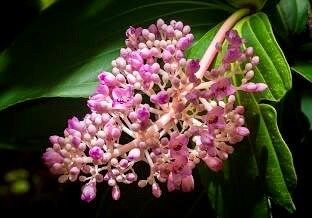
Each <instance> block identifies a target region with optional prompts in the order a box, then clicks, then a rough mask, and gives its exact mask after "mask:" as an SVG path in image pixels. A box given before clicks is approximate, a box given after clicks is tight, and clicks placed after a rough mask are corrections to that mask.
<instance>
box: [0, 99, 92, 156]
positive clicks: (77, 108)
mask: <svg viewBox="0 0 312 218" xmlns="http://www.w3.org/2000/svg"><path fill="white" fill-rule="evenodd" d="M86 112H87V106H86V103H85V99H71V98H49V99H41V100H40V101H39V100H34V101H29V102H25V103H23V104H19V105H17V106H16V107H13V108H11V109H6V110H3V111H0V119H1V125H2V127H4V128H1V132H0V148H4V149H21V150H23V149H34V150H36V149H41V148H43V147H46V145H48V143H49V142H48V139H49V136H50V135H55V134H58V135H61V134H62V131H63V129H64V128H65V127H66V121H67V119H69V118H71V117H73V116H74V115H76V116H77V117H78V118H82V117H83V116H84V114H85V113H86Z"/></svg>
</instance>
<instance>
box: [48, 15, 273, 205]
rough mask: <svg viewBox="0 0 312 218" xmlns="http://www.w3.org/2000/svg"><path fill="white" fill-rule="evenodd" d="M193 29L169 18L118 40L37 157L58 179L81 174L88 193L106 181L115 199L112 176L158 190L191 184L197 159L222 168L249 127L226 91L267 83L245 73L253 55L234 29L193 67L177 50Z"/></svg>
mask: <svg viewBox="0 0 312 218" xmlns="http://www.w3.org/2000/svg"><path fill="white" fill-rule="evenodd" d="M193 38H194V37H193V35H192V33H191V28H190V27H189V26H188V25H184V24H183V23H182V22H180V21H179V22H176V21H174V20H172V21H171V22H170V23H169V24H166V23H165V22H164V21H163V20H162V19H159V20H157V22H156V24H152V25H150V26H149V27H148V28H146V29H143V28H141V27H138V28H135V27H130V28H129V29H128V30H127V31H126V41H125V45H126V47H125V48H121V49H120V56H119V57H118V58H117V59H115V60H113V61H112V67H113V68H112V73H110V72H106V71H103V72H101V73H100V74H99V75H98V79H99V85H98V87H97V89H96V91H95V92H94V93H93V94H92V96H90V97H89V100H88V106H89V108H90V110H91V112H90V114H87V115H86V116H85V117H84V119H83V120H81V121H80V120H78V119H77V118H76V117H73V118H71V119H70V120H68V127H67V128H66V129H65V131H64V137H60V136H51V137H50V142H51V144H52V147H50V148H47V150H46V152H45V153H44V154H43V160H44V162H45V164H46V165H47V166H48V167H49V168H50V171H51V172H52V173H53V174H56V175H59V182H66V181H71V182H73V181H76V180H79V181H80V182H83V183H84V185H83V187H82V193H81V199H82V200H84V201H87V202H90V201H92V200H93V199H94V198H95V196H96V184H97V183H101V182H104V181H106V182H107V183H108V185H109V186H111V187H112V197H113V199H115V200H118V199H119V198H120V188H119V184H120V183H125V184H130V183H133V182H137V184H138V186H139V187H141V188H143V187H145V186H147V185H151V191H152V193H153V195H154V196H155V197H160V196H161V194H162V191H161V188H160V186H159V183H166V186H167V188H168V190H169V191H173V190H182V191H184V192H189V191H192V190H193V189H194V179H193V176H192V170H193V169H194V168H195V166H196V165H197V164H198V163H200V161H201V160H202V161H203V162H204V163H206V165H207V166H208V167H209V168H210V169H211V170H213V171H219V170H220V169H222V165H223V161H224V160H226V159H227V158H228V155H229V154H231V153H232V152H233V150H234V148H233V145H234V144H236V143H238V142H240V141H242V140H243V139H244V137H246V136H248V135H249V130H248V128H247V127H245V126H244V124H245V120H244V107H243V106H236V105H235V96H234V94H235V93H236V92H237V91H245V92H261V91H263V90H265V89H266V87H267V86H266V85H265V84H263V83H253V82H250V80H251V79H252V78H253V76H254V71H253V68H254V67H255V66H256V65H257V64H258V63H259V57H258V56H254V54H253V48H251V47H248V48H243V47H244V40H243V39H241V38H240V37H239V35H238V33H237V32H236V31H235V30H230V31H228V32H227V33H226V40H227V44H228V46H227V49H226V51H225V52H224V54H223V58H222V60H221V63H220V65H219V66H218V67H217V68H214V69H211V70H210V71H206V72H205V73H204V75H203V76H198V75H197V74H196V72H197V71H198V69H199V67H200V66H199V60H193V59H187V58H186V57H185V50H186V49H187V48H188V47H189V46H190V45H191V44H192V41H193ZM239 75H240V76H241V78H242V79H241V81H240V84H236V85H234V84H233V83H232V80H231V78H232V77H233V76H239ZM128 139H129V140H128ZM126 140H128V141H126ZM137 162H146V163H147V164H148V165H149V167H150V174H149V176H148V177H147V178H143V179H139V178H138V175H137V174H136V172H135V170H134V168H133V166H134V165H135V164H136V163H137Z"/></svg>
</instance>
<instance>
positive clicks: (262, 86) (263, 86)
mask: <svg viewBox="0 0 312 218" xmlns="http://www.w3.org/2000/svg"><path fill="white" fill-rule="evenodd" d="M267 88H268V86H267V84H265V83H257V89H256V91H257V92H263V91H264V90H265V89H267Z"/></svg>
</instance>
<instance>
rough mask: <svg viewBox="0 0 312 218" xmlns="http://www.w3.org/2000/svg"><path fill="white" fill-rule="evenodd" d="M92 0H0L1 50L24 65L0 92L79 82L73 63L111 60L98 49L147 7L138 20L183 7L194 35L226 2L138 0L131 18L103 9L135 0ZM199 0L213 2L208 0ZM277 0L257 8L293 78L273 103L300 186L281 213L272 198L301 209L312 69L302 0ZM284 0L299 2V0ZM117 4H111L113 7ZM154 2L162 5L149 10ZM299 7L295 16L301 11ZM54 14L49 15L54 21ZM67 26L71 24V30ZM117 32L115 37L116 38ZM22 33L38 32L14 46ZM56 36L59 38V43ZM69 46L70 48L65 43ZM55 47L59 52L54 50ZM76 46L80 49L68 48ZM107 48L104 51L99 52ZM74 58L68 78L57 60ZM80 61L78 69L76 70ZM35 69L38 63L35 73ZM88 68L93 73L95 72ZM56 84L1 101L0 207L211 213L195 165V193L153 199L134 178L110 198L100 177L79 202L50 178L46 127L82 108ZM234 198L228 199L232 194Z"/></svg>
mask: <svg viewBox="0 0 312 218" xmlns="http://www.w3.org/2000/svg"><path fill="white" fill-rule="evenodd" d="M285 1H288V0H284V2H285ZM90 2H91V3H86V2H85V1H82V0H78V1H71V0H67V1H65V0H64V1H58V2H55V1H52V0H44V1H43V0H41V1H38V0H24V1H9V0H7V1H1V3H0V14H1V15H0V16H1V19H0V22H1V27H2V30H1V40H0V51H5V50H6V49H8V48H13V49H11V50H9V51H11V52H7V53H6V55H7V56H8V61H14V64H13V66H14V67H15V68H13V69H18V70H21V69H23V67H24V66H26V68H25V73H23V74H17V75H14V71H11V72H13V75H3V74H1V73H0V81H8V82H7V83H3V82H0V98H1V96H2V94H3V93H5V92H6V90H8V89H10V88H11V87H13V85H16V84H18V85H22V87H26V88H30V90H36V89H37V88H38V87H39V89H40V88H43V89H44V90H43V91H42V94H41V93H40V94H39V95H38V96H39V97H41V96H44V97H45V96H48V95H46V94H45V93H44V92H45V91H46V88H47V87H46V82H47V81H48V82H50V84H52V85H53V84H54V83H56V82H57V81H58V80H65V79H64V78H68V81H69V82H68V83H69V84H70V83H71V82H79V81H78V80H77V78H78V79H81V77H80V76H79V72H81V74H83V72H84V71H85V70H84V68H83V67H84V66H87V67H86V70H90V69H96V68H97V67H98V64H102V63H103V62H105V64H107V63H108V62H109V61H110V60H103V59H102V58H101V56H99V55H98V54H100V49H102V50H105V51H106V50H108V51H110V50H109V48H111V47H114V46H115V45H117V44H118V43H119V44H120V45H121V43H122V41H121V38H120V36H122V35H121V34H122V32H123V31H124V29H125V28H126V27H127V26H129V25H131V24H133V23H137V19H138V18H141V17H144V15H145V14H149V13H151V14H149V19H150V20H148V19H147V20H146V21H145V22H148V21H152V20H155V19H156V18H157V16H156V17H152V16H153V13H155V14H162V11H163V14H164V16H165V17H166V19H169V18H171V17H172V18H176V17H178V18H179V17H180V16H181V14H184V15H183V18H185V19H184V20H185V23H190V24H197V25H192V26H194V32H195V34H196V36H197V37H196V39H199V37H200V36H202V35H203V34H204V33H205V32H206V31H208V30H209V29H210V28H211V27H213V26H214V25H216V24H217V23H218V22H220V21H222V20H223V19H224V18H226V17H227V16H228V15H229V14H230V12H231V11H233V10H234V9H233V8H232V7H231V6H228V5H226V4H224V5H222V6H223V7H224V9H222V10H221V9H220V8H212V9H211V8H209V7H208V6H207V8H206V10H205V9H203V6H201V5H199V6H197V7H194V8H193V10H190V8H186V7H185V6H181V8H179V9H177V8H176V7H175V5H174V4H172V6H171V7H170V6H169V8H161V7H162V5H161V4H160V5H157V4H156V6H153V12H150V11H148V10H144V8H143V9H142V10H139V12H138V13H142V14H140V15H135V14H134V15H133V16H131V17H132V20H131V19H129V20H122V19H111V20H109V19H108V21H105V19H106V20H107V17H110V16H114V13H117V12H116V11H119V12H120V11H122V10H123V8H122V7H127V5H129V4H133V7H134V8H135V2H134V1H127V2H123V3H122V4H121V2H122V1H119V2H118V3H115V4H114V2H112V1H90ZM207 2H208V3H211V2H212V3H214V2H216V1H207ZM277 2H278V1H269V2H268V3H267V4H266V6H265V8H264V9H263V11H265V12H266V13H267V14H268V15H269V18H270V21H271V23H272V26H273V28H274V31H275V34H276V36H277V39H278V41H279V43H280V46H281V47H282V49H283V51H284V53H285V56H286V58H287V60H288V61H289V63H290V65H291V66H293V72H292V73H293V74H292V75H293V88H292V89H291V91H290V92H289V93H288V94H287V95H286V97H285V98H284V99H283V100H282V101H281V102H280V103H278V105H277V106H276V108H277V110H278V123H279V128H280V131H281V133H282V135H283V138H284V139H285V141H286V142H287V144H288V146H289V148H290V150H291V152H292V154H293V157H294V162H295V167H296V171H297V175H298V186H297V188H296V189H295V190H294V192H293V194H294V202H295V205H296V207H297V211H296V212H295V213H294V214H289V213H288V212H287V211H286V210H284V209H283V208H281V207H280V206H278V205H275V204H274V203H273V205H272V215H273V217H285V218H287V217H306V216H305V215H306V214H305V212H306V211H305V210H306V208H305V207H304V203H305V199H304V192H305V180H304V174H305V175H306V173H307V172H306V166H305V165H304V162H305V161H306V157H307V150H306V149H307V146H308V145H310V144H311V142H312V138H311V126H310V122H311V119H312V92H311V90H312V89H311V83H310V82H309V81H308V80H307V79H306V78H308V79H309V75H310V76H311V73H310V74H307V73H305V72H312V71H311V58H310V57H309V52H311V38H309V37H310V36H309V30H308V28H307V25H306V23H305V22H303V23H300V21H302V20H305V19H304V13H300V7H292V6H291V5H290V6H288V7H287V4H286V6H285V4H280V5H278V6H277V7H276V4H277ZM291 2H296V3H299V5H300V2H303V0H298V1H291ZM150 4H153V3H150ZM222 4H223V2H222ZM169 5H170V4H169ZM117 6H118V8H114V7H117ZM297 6H298V5H297ZM106 7H110V9H111V12H110V14H109V13H108V14H107V13H104V12H107V10H106V11H105V10H104V9H105V8H106ZM156 8H157V10H160V12H158V11H156V12H155V11H154V10H156ZM289 9H291V10H295V9H296V10H297V12H293V11H290V12H289V11H287V10H289ZM80 10H81V11H84V12H85V13H84V14H79V13H78V15H79V16H77V11H78V12H79V11H80ZM285 12H286V14H288V15H289V16H286V17H285V16H284V17H283V16H282V15H281V14H283V13H284V14H285ZM194 14H195V16H194ZM292 14H296V15H297V17H296V18H292V16H291V15H292ZM302 14H303V15H302ZM75 16H76V17H75ZM300 16H302V17H303V18H302V19H300ZM55 19H57V20H56V21H55ZM176 19H177V18H176ZM103 20H104V21H103ZM43 21H44V22H43ZM188 21H189V22H188ZM294 21H295V22H294ZM63 22H64V23H63ZM103 22H104V23H103ZM60 23H63V24H62V25H60V26H61V28H59V25H58V24H60ZM39 27H40V28H39ZM65 27H68V29H65ZM62 28H64V29H62ZM80 28H84V29H83V31H81V32H82V33H85V35H75V33H76V32H75V31H76V30H77V29H78V30H79V29H80ZM50 29H52V30H55V32H54V33H53V34H52V35H47V34H46V33H49V34H50V33H51V31H49V30H50ZM71 30H74V31H73V32H71ZM108 30H109V31H111V32H110V33H109V34H108V35H105V34H104V33H106V32H107V31H108ZM94 31H98V32H94ZM52 32H53V31H52ZM78 32H79V31H78ZM29 33H34V34H29ZM101 33H103V34H102V35H103V37H101ZM92 34H96V35H98V36H99V37H98V38H97V40H98V41H91V42H90V41H89V40H88V38H89V36H90V35H92ZM104 35H105V36H104ZM115 36H116V37H115ZM117 36H118V39H119V41H118V40H116V39H115V38H117ZM25 37H37V38H38V39H37V38H34V39H32V41H33V42H36V44H26V45H25V44H24V46H26V47H25V48H20V47H19V45H21V44H18V42H19V41H22V40H23V38H25ZM62 37H63V38H62ZM90 38H94V37H90ZM60 39H61V40H60ZM111 39H114V40H111ZM30 41H31V40H30ZM60 41H61V42H62V43H63V44H58V43H59V42H60ZM16 42H17V43H16ZM82 43H83V44H82ZM114 43H115V44H114ZM96 45H97V46H96ZM27 46H28V47H27ZM55 46H57V47H55ZM29 47H30V48H33V49H31V51H33V52H32V53H31V54H27V53H25V51H29ZM69 48H71V49H72V50H70V51H66V50H63V49H69ZM55 49H56V50H57V51H58V52H59V53H55ZM12 51H13V52H12ZM53 51H54V53H53ZM42 52H43V53H42ZM77 53H78V54H79V55H75V54H77ZM42 54H46V55H42ZM50 54H51V55H50ZM310 54H311V53H310ZM58 56H60V57H58ZM114 56H116V51H113V52H112V54H111V57H114ZM105 58H107V57H106V56H105ZM80 59H81V61H80ZM110 59H111V58H110ZM1 61H3V59H1ZM74 61H78V63H80V64H81V65H80V66H77V68H76V66H74V68H73V69H75V70H76V71H75V72H78V74H77V78H76V80H75V78H74V79H72V77H71V76H72V75H71V74H70V73H71V71H68V72H66V70H64V69H63V68H64V65H66V64H67V63H71V62H74ZM47 64H49V65H47ZM5 65H6V63H3V62H1V63H0V72H1V68H2V67H3V66H5ZM80 67H81V68H80ZM78 68H80V71H79V70H77V69H78ZM65 69H66V68H65ZM306 69H308V70H306ZM73 71H74V70H73ZM34 72H43V73H42V74H36V73H34ZM296 72H299V74H298V73H296ZM53 73H54V74H53ZM90 73H93V74H94V75H95V73H96V72H95V71H94V72H90ZM73 75H74V74H73ZM302 75H303V76H302ZM74 76H75V75H74ZM89 76H90V75H89ZM310 78H311V77H310ZM310 81H311V79H310ZM41 83H42V84H43V85H42V86H41V85H40V84H41ZM65 84H66V83H65ZM73 86H75V84H73ZM83 88H84V86H78V89H83ZM89 90H92V84H87V88H86V91H85V92H86V93H89ZM26 91H27V89H26ZM26 91H25V90H23V91H22V92H21V93H18V92H17V93H16V94H19V95H20V96H22V95H23V94H24V93H26ZM49 91H50V90H49ZM74 91H75V90H73V92H74ZM1 92H2V94H1ZM55 93H57V94H55V95H53V96H58V94H59V96H62V97H53V98H46V97H45V98H40V99H35V98H36V97H34V99H32V100H29V101H25V102H21V103H18V104H16V105H14V106H11V107H8V108H6V109H4V110H2V111H0V120H1V124H2V125H1V126H0V129H1V131H0V148H1V150H0V163H1V167H0V209H1V213H2V214H8V213H9V214H10V217H19V216H20V214H21V213H23V216H26V217H28V216H32V217H39V216H40V217H42V216H44V217H56V216H57V217H68V216H75V217H113V216H114V217H125V216H130V217H159V216H160V215H161V216H163V217H197V216H200V215H201V214H202V213H204V214H206V216H207V217H215V216H216V214H215V212H214V210H213V209H212V208H211V206H210V205H211V203H210V202H209V199H208V197H207V193H206V189H205V187H204V186H203V185H202V184H201V183H200V178H199V175H198V174H196V175H195V176H196V177H197V179H196V181H197V184H196V190H195V192H193V193H170V194H168V193H164V196H163V197H162V198H161V199H154V198H153V197H152V196H151V195H150V191H149V190H146V189H143V190H141V189H140V191H139V192H138V189H137V188H136V187H134V185H133V186H129V187H123V188H122V189H123V192H122V199H121V201H118V202H113V201H112V200H111V197H110V193H109V192H107V191H106V186H105V185H103V186H102V187H99V190H98V191H99V192H98V193H99V194H98V198H97V200H96V201H95V202H93V203H91V204H86V203H84V202H81V201H80V199H79V193H80V184H68V185H67V184H65V185H59V184H58V183H57V181H56V178H55V177H53V176H51V175H50V173H49V172H48V171H47V169H46V168H45V166H43V165H42V163H41V160H40V157H41V153H42V151H43V150H44V148H45V147H46V145H47V138H48V136H49V135H50V134H61V132H62V129H63V128H64V125H65V122H66V120H67V119H68V118H69V117H71V116H72V115H74V114H76V115H80V117H81V116H82V115H83V114H84V113H85V112H86V111H87V108H86V106H85V100H84V99H83V98H79V96H76V98H66V97H64V96H66V94H62V93H61V92H58V90H56V91H55ZM34 96H36V93H35V94H34ZM30 97H31V96H30ZM2 100H3V99H2ZM100 193H101V194H100ZM233 200H234V201H235V199H233ZM246 210H248V208H246ZM1 217H2V215H1Z"/></svg>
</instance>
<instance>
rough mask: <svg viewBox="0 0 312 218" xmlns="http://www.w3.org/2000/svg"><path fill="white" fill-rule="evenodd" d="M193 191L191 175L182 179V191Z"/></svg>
mask: <svg viewBox="0 0 312 218" xmlns="http://www.w3.org/2000/svg"><path fill="white" fill-rule="evenodd" d="M193 190H194V178H193V176H192V175H189V176H184V177H182V191H184V192H190V191H193Z"/></svg>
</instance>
